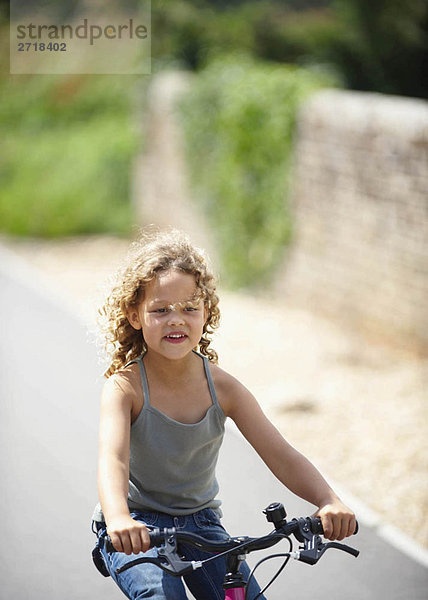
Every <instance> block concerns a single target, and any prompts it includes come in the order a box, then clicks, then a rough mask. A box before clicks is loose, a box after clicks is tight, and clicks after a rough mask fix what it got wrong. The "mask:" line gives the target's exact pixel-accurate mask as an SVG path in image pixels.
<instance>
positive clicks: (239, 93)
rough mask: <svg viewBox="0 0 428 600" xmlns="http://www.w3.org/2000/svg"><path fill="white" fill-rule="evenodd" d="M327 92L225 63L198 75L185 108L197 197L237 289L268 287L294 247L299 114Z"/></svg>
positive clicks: (273, 68) (302, 74) (297, 76)
mask: <svg viewBox="0 0 428 600" xmlns="http://www.w3.org/2000/svg"><path fill="white" fill-rule="evenodd" d="M321 85H322V82H321V79H320V77H319V76H317V75H314V74H313V73H311V72H309V71H307V70H304V69H299V68H295V67H284V66H278V65H273V64H262V63H255V62H253V61H252V60H250V59H248V58H245V57H236V56H235V57H228V58H227V57H226V58H223V59H218V60H216V61H214V62H213V63H212V64H211V65H209V66H208V67H207V69H206V70H204V71H202V72H201V73H200V74H198V76H197V78H196V81H195V83H194V85H193V86H192V90H191V93H189V94H188V95H187V96H186V98H185V99H184V100H183V101H182V102H181V104H180V108H181V115H182V121H183V128H184V133H185V140H186V151H187V156H188V161H189V165H190V170H191V177H192V182H193V185H194V193H195V197H196V198H198V199H199V200H200V201H201V202H202V203H203V206H204V208H205V210H206V212H207V214H208V217H209V219H210V221H211V223H212V225H213V228H214V230H215V232H216V235H217V240H218V246H219V249H220V252H221V258H222V261H223V263H224V271H225V273H226V278H227V283H228V284H229V285H232V286H233V287H241V286H259V285H264V284H266V282H267V281H268V280H269V276H270V274H271V272H272V271H273V270H274V269H275V267H276V266H277V265H278V263H279V261H280V259H281V256H282V252H283V250H284V246H285V245H286V244H287V242H288V241H289V240H290V235H291V223H290V215H289V211H288V207H287V193H288V188H289V173H290V163H291V159H292V143H293V133H294V126H295V120H296V112H297V109H298V107H299V105H300V103H301V101H302V99H303V98H305V97H307V95H308V94H309V93H311V92H313V91H314V90H315V89H317V88H319V87H320V86H321Z"/></svg>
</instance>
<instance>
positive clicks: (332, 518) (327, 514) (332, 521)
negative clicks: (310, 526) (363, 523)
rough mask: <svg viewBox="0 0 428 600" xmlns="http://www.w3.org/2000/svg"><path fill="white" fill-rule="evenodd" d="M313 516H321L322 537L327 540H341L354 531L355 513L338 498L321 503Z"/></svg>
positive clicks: (355, 524)
mask: <svg viewBox="0 0 428 600" xmlns="http://www.w3.org/2000/svg"><path fill="white" fill-rule="evenodd" d="M314 517H320V518H321V522H322V526H323V529H324V537H325V538H326V539H328V540H343V538H346V537H348V536H350V535H353V534H354V533H355V529H356V526H357V522H356V519H355V515H354V513H353V512H352V510H350V509H349V508H348V507H347V506H345V504H343V502H341V501H340V500H339V499H337V500H334V501H332V502H329V503H326V504H323V505H321V506H320V508H319V510H318V511H317V512H316V513H315V514H314Z"/></svg>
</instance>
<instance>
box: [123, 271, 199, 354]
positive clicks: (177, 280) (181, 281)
mask: <svg viewBox="0 0 428 600" xmlns="http://www.w3.org/2000/svg"><path fill="white" fill-rule="evenodd" d="M196 292H197V287H196V282H195V278H194V276H193V275H190V274H188V273H183V272H182V271H178V270H175V269H171V270H169V271H165V272H162V273H159V275H158V276H157V277H156V278H155V279H153V281H151V282H150V283H149V284H147V286H146V289H145V294H144V300H143V301H142V302H141V303H140V305H139V306H138V307H136V308H135V309H134V310H132V311H130V314H129V315H128V319H129V322H130V323H131V325H132V326H133V327H134V328H135V329H142V331H143V335H144V340H145V342H146V344H147V349H148V351H151V352H156V353H158V354H160V355H162V356H164V357H165V358H170V359H178V358H183V357H184V356H185V355H186V354H188V353H189V352H190V351H191V350H192V349H193V348H195V347H196V346H197V345H198V343H199V340H200V339H201V336H202V332H203V327H204V324H205V321H206V318H207V310H206V308H205V307H204V303H203V300H196V301H195V295H196Z"/></svg>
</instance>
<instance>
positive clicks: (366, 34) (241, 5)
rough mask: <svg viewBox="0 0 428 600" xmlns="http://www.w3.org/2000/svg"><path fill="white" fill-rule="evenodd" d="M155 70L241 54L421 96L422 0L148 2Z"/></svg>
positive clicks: (424, 63)
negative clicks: (317, 70) (150, 3)
mask: <svg viewBox="0 0 428 600" xmlns="http://www.w3.org/2000/svg"><path fill="white" fill-rule="evenodd" d="M152 29H153V41H152V50H153V52H152V55H153V57H154V70H156V69H157V68H159V65H160V67H162V66H163V65H164V63H167V64H168V65H171V64H174V65H175V66H177V65H178V66H181V67H184V68H190V69H196V70H198V69H201V68H202V67H204V65H205V64H206V63H207V60H208V59H212V58H213V56H215V55H217V54H224V53H225V51H235V50H244V51H245V52H247V53H249V54H252V55H253V56H255V57H260V58H264V59H266V60H270V61H277V62H286V63H297V64H300V65H306V66H311V65H312V66H315V67H316V68H318V69H319V68H320V67H321V68H322V69H325V70H327V71H332V72H334V73H335V74H336V77H338V78H339V79H341V80H342V82H343V84H344V85H345V86H346V87H349V88H351V89H360V90H370V91H378V92H387V93H393V94H401V95H407V96H421V97H424V96H427V95H428V78H427V77H425V73H426V72H428V59H427V54H428V49H427V48H428V43H427V35H428V34H427V31H428V2H427V0H407V1H406V2H402V0H286V1H282V2H280V1H279V0H260V1H257V2H255V1H254V0H253V1H251V2H248V1H242V0H234V1H230V2H225V0H174V1H173V0H164V1H163V2H157V3H152Z"/></svg>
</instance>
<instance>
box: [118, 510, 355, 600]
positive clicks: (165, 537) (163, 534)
mask: <svg viewBox="0 0 428 600" xmlns="http://www.w3.org/2000/svg"><path fill="white" fill-rule="evenodd" d="M263 513H264V514H265V515H266V519H267V521H268V522H269V523H272V524H273V526H274V528H275V529H274V531H272V532H270V533H268V534H267V535H263V536H260V537H256V538H251V537H248V536H237V537H230V538H229V539H228V540H227V541H216V542H213V541H209V540H206V539H204V538H203V537H201V536H199V535H196V534H194V533H190V532H177V531H176V530H175V528H168V529H167V528H164V529H163V530H161V529H158V528H155V529H152V530H151V531H149V535H150V547H158V548H159V550H158V556H157V557H145V556H141V557H138V558H136V559H133V560H130V561H129V562H128V563H126V564H125V565H123V566H122V567H120V568H118V569H117V570H116V573H117V574H119V573H123V572H124V571H126V570H127V569H131V568H132V567H134V566H136V565H139V564H142V563H152V564H155V565H157V566H158V567H159V568H160V569H162V570H163V571H165V572H166V573H169V574H170V575H173V576H174V577H181V576H182V575H185V574H186V573H189V572H191V571H193V570H195V569H199V568H201V567H202V566H203V564H205V563H206V562H208V561H212V560H216V559H218V558H220V557H221V556H226V575H225V578H224V582H223V589H224V591H225V600H257V598H259V597H260V596H261V595H262V594H264V592H265V591H266V590H267V589H268V588H269V587H270V585H271V584H272V583H273V582H274V581H275V580H276V578H277V577H278V576H279V575H280V573H281V572H282V571H283V569H284V568H285V567H286V565H287V563H288V562H289V560H290V558H293V559H295V560H299V561H301V562H303V563H306V564H308V565H315V564H316V563H317V562H318V561H319V559H320V558H321V557H322V556H323V554H324V553H325V552H326V550H328V549H329V548H335V549H337V550H342V551H343V552H347V553H348V554H351V555H353V556H355V557H357V556H358V555H359V551H358V550H356V549H355V548H352V547H351V546H348V545H346V544H341V543H339V542H323V541H322V538H321V535H322V534H323V529H322V524H321V519H320V518H319V517H298V518H294V519H291V520H290V521H287V520H286V516H287V514H286V511H285V509H284V506H283V505H282V504H281V503H280V502H274V503H272V504H269V506H268V507H267V508H265V510H264V511H263ZM357 532H358V523H357V527H356V530H355V532H354V535H355V534H356V533H357ZM291 535H293V536H294V538H295V539H296V540H297V541H298V542H300V544H302V546H300V547H299V550H297V551H293V541H292V539H291V538H290V536H291ZM283 539H287V540H288V543H289V551H288V552H285V553H280V554H271V555H269V556H267V557H265V558H263V559H261V560H260V561H259V562H258V563H257V564H256V566H255V567H254V568H253V570H252V571H251V573H250V576H249V578H248V581H247V582H245V581H244V579H243V576H242V574H241V573H240V571H239V566H240V564H241V563H242V562H243V561H244V560H245V557H246V555H247V554H249V553H250V552H254V551H256V550H264V549H266V548H271V547H272V546H274V545H275V544H277V543H278V542H280V541H281V540H283ZM179 542H182V543H186V544H190V545H192V546H194V547H196V548H199V549H200V550H203V551H205V552H213V553H215V554H214V555H213V556H211V557H209V558H207V559H205V560H201V561H188V560H184V559H183V558H181V557H180V555H179V551H178V549H177V544H178V543H179ZM106 545H107V551H108V552H114V551H115V549H114V547H113V545H112V543H111V540H110V538H109V537H108V536H107V538H106ZM278 557H284V558H285V560H284V562H283V563H282V565H281V567H280V568H279V569H278V571H277V572H276V573H275V575H274V576H273V577H272V579H271V580H270V581H269V582H268V584H267V585H266V586H265V587H264V588H263V589H262V590H261V591H260V592H259V593H258V594H257V596H255V597H254V598H251V599H249V598H248V596H247V586H248V582H249V581H250V580H251V578H252V577H253V576H254V572H255V570H256V569H257V568H258V566H259V565H261V564H262V563H263V562H265V561H266V560H269V559H271V558H278Z"/></svg>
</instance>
